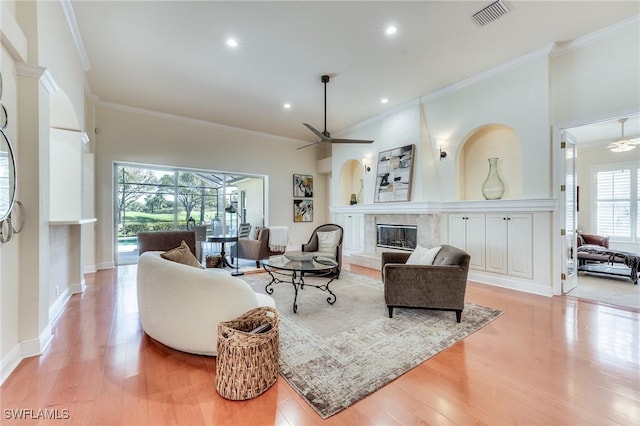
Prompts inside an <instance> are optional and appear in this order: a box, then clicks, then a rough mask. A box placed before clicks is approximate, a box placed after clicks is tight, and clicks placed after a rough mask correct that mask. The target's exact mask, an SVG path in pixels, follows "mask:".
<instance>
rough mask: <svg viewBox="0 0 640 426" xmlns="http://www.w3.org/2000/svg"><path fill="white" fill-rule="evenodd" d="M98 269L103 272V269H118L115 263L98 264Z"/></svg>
mask: <svg viewBox="0 0 640 426" xmlns="http://www.w3.org/2000/svg"><path fill="white" fill-rule="evenodd" d="M96 266H97V269H98V270H101V269H113V268H115V267H116V265H115V263H113V262H102V263H98V264H97V265H96Z"/></svg>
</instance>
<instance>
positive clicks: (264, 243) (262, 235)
mask: <svg viewBox="0 0 640 426" xmlns="http://www.w3.org/2000/svg"><path fill="white" fill-rule="evenodd" d="M229 253H230V254H231V263H233V259H234V258H238V259H247V260H255V261H256V268H259V267H260V261H261V260H262V259H266V258H267V257H269V256H275V255H277V254H282V253H284V251H272V250H271V248H270V247H269V228H258V229H257V230H256V239H255V240H254V239H251V238H242V239H239V240H238V242H237V243H236V244H234V245H233V246H232V247H231V249H230V250H229Z"/></svg>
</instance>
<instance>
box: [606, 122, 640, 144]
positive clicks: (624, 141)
mask: <svg viewBox="0 0 640 426" xmlns="http://www.w3.org/2000/svg"><path fill="white" fill-rule="evenodd" d="M627 120H628V118H621V119H619V120H618V121H619V122H620V126H622V134H621V136H620V137H619V138H618V139H616V140H614V141H613V142H611V143H610V144H609V145H608V146H607V148H609V150H610V151H612V152H626V151H631V150H632V149H634V148H635V147H636V146H637V145H638V144H639V143H640V139H639V138H634V139H631V138H625V137H624V122H625V121H627Z"/></svg>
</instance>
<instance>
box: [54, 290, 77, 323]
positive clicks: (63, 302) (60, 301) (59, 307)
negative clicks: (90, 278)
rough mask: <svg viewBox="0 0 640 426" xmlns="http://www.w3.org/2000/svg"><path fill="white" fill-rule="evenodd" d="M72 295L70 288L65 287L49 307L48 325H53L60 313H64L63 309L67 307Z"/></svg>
mask: <svg viewBox="0 0 640 426" xmlns="http://www.w3.org/2000/svg"><path fill="white" fill-rule="evenodd" d="M72 294H73V293H72V291H71V289H70V287H67V288H66V289H65V291H63V292H62V294H61V295H60V296H58V298H57V299H56V300H54V301H53V303H52V304H51V306H49V324H55V322H56V321H57V320H58V318H59V317H60V315H61V314H62V312H64V308H65V307H66V306H67V302H68V301H69V299H70V298H71V295H72Z"/></svg>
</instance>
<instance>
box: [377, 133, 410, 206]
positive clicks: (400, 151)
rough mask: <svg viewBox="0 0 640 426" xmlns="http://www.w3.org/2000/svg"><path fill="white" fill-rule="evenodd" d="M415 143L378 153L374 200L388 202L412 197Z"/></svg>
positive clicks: (407, 199)
mask: <svg viewBox="0 0 640 426" xmlns="http://www.w3.org/2000/svg"><path fill="white" fill-rule="evenodd" d="M414 151H415V145H413V144H412V145H405V146H402V147H400V148H394V149H390V150H388V151H382V152H380V153H379V154H378V169H377V172H376V193H375V195H374V198H373V200H374V202H376V203H388V202H393V201H409V200H410V199H411V176H412V174H413V156H414Z"/></svg>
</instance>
